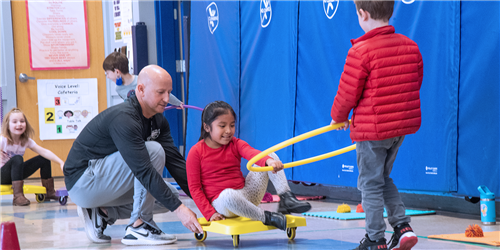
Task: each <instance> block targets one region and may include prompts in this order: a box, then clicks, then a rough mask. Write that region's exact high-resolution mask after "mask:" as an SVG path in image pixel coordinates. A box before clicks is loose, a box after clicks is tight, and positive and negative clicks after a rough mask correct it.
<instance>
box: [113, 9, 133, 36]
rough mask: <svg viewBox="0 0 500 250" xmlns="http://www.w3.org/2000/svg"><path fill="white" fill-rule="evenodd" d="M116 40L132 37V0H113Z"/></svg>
mask: <svg viewBox="0 0 500 250" xmlns="http://www.w3.org/2000/svg"><path fill="white" fill-rule="evenodd" d="M113 23H114V35H113V36H114V39H115V42H121V41H122V40H123V39H127V38H131V37H132V24H133V23H132V1H131V0H113Z"/></svg>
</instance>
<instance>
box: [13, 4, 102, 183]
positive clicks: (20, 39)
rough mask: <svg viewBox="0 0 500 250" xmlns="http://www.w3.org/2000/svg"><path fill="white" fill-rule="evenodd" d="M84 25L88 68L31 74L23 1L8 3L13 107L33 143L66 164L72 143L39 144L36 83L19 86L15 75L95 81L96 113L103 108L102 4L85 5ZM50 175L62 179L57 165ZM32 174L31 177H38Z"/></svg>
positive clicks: (30, 81) (28, 156) (28, 154)
mask: <svg viewBox="0 0 500 250" xmlns="http://www.w3.org/2000/svg"><path fill="white" fill-rule="evenodd" d="M86 5H87V25H88V39H89V50H90V68H89V69H83V70H33V71H32V70H31V69H30V58H29V47H28V26H27V25H28V23H27V18H26V1H15V0H14V1H11V6H12V26H13V27H12V30H13V36H14V57H15V66H16V81H17V82H16V88H17V90H16V92H17V106H18V107H19V108H20V109H21V110H22V111H23V112H24V113H25V114H26V116H27V118H28V120H29V122H30V124H31V125H32V126H33V129H34V130H35V137H34V138H33V139H34V140H35V142H36V143H37V144H38V145H40V146H42V147H44V148H47V149H49V150H51V151H52V152H54V153H55V154H56V155H57V156H58V157H59V158H61V159H62V160H63V161H66V157H67V156H68V153H69V150H70V148H71V146H72V145H73V141H74V140H45V141H40V129H39V125H38V119H39V118H38V105H37V103H38V93H37V82H36V80H28V81H27V82H24V83H22V82H20V81H19V79H18V77H19V74H21V73H24V74H26V75H28V76H30V77H35V78H36V79H37V80H40V79H72V78H75V79H77V78H97V81H98V93H99V94H98V101H99V112H101V111H103V110H104V109H105V108H106V103H107V101H106V77H105V75H104V71H103V69H102V62H103V61H104V58H105V55H104V36H103V21H102V2H101V1H94V0H93V1H86ZM34 156H36V155H35V153H34V152H32V151H30V150H26V154H25V155H24V159H25V160H26V159H30V158H32V157H34ZM52 175H53V176H63V173H62V170H61V168H60V166H59V164H57V163H55V162H53V163H52ZM39 176H40V175H39V173H38V172H37V173H35V175H33V176H32V177H39Z"/></svg>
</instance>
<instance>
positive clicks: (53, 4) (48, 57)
mask: <svg viewBox="0 0 500 250" xmlns="http://www.w3.org/2000/svg"><path fill="white" fill-rule="evenodd" d="M26 16H27V19H28V20H27V21H28V40H29V42H28V44H29V53H30V67H31V70H55V69H87V68H89V67H90V64H89V62H90V51H89V41H88V36H87V9H86V5H85V1H83V0H71V1H35V0H29V1H28V0H26Z"/></svg>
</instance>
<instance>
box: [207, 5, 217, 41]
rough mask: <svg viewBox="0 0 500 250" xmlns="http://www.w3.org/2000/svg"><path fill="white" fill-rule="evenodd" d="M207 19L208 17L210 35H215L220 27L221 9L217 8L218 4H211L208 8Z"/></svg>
mask: <svg viewBox="0 0 500 250" xmlns="http://www.w3.org/2000/svg"><path fill="white" fill-rule="evenodd" d="M207 17H208V29H209V30H210V33H212V34H213V33H214V32H215V30H216V29H217V26H219V9H218V8H217V4H215V3H214V2H212V3H210V4H209V5H208V6H207Z"/></svg>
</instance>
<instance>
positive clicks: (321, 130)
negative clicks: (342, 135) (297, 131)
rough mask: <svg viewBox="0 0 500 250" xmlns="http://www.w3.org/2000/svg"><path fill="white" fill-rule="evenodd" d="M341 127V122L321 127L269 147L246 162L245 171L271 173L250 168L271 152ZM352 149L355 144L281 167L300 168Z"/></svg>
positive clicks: (258, 168)
mask: <svg viewBox="0 0 500 250" xmlns="http://www.w3.org/2000/svg"><path fill="white" fill-rule="evenodd" d="M349 122H350V120H349ZM342 126H344V123H343V122H340V123H335V124H333V125H328V126H325V127H322V128H318V129H316V130H313V131H309V132H307V133H305V134H301V135H299V136H296V137H293V138H291V139H288V140H286V141H284V142H282V143H280V144H277V145H275V146H273V147H270V148H268V149H266V150H264V151H262V152H261V153H259V154H258V155H256V156H254V157H253V158H252V159H250V161H248V163H247V169H248V170H250V171H253V172H266V171H272V170H273V168H272V167H252V165H253V164H255V163H256V162H257V161H258V160H260V159H262V158H263V157H264V156H266V155H268V154H270V153H272V152H276V151H278V150H280V149H282V148H285V147H288V146H290V145H293V144H295V143H297V142H300V141H303V140H305V139H308V138H311V137H313V136H317V135H319V134H323V133H326V132H329V131H331V130H334V129H337V128H340V127H342ZM354 149H356V144H353V145H351V146H348V147H345V148H341V149H338V150H335V151H332V152H330V153H326V154H322V155H318V156H314V157H311V158H307V159H304V160H300V161H295V162H289V163H285V164H283V166H284V168H292V167H296V166H300V165H304V164H308V163H312V162H316V161H321V160H324V159H326V158H330V157H333V156H337V155H340V154H343V153H346V152H349V151H352V150H354Z"/></svg>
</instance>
